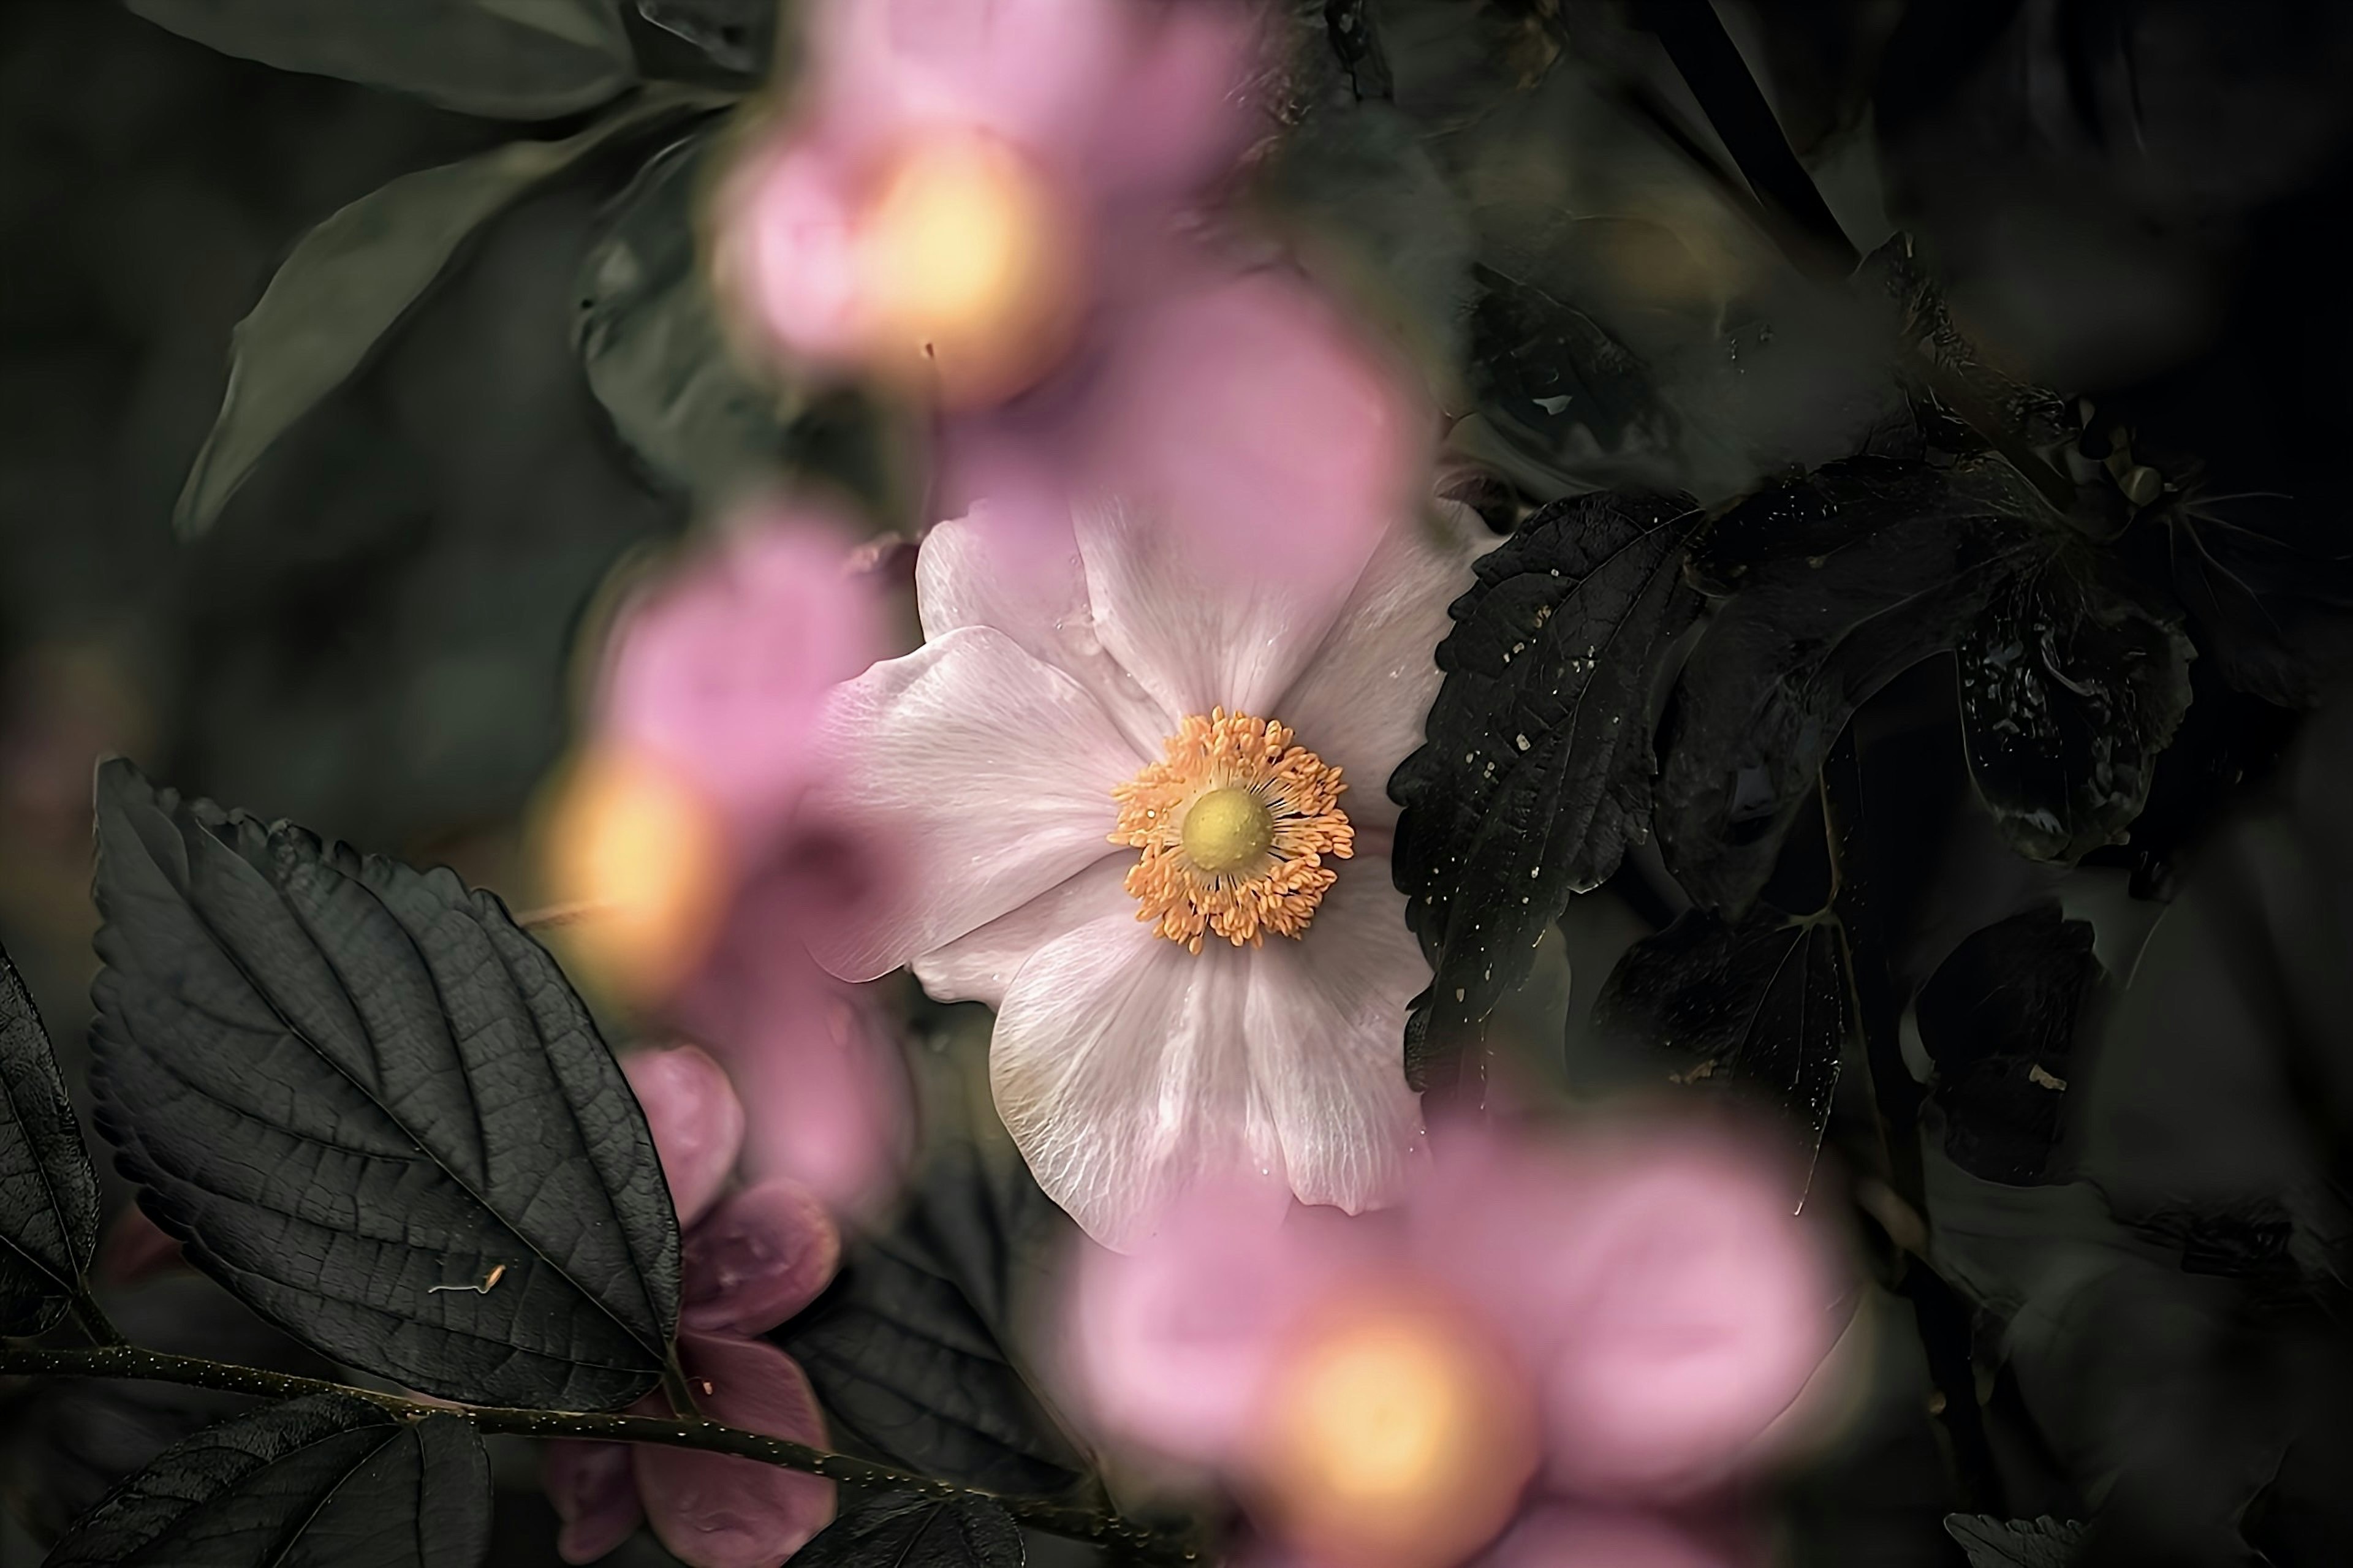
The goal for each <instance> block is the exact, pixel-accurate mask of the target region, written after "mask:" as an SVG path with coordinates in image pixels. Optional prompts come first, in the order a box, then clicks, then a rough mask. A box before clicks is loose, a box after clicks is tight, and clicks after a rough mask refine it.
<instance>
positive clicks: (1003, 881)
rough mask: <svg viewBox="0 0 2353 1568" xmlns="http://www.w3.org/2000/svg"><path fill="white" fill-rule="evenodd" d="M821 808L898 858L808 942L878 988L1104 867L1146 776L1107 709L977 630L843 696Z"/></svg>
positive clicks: (836, 967)
mask: <svg viewBox="0 0 2353 1568" xmlns="http://www.w3.org/2000/svg"><path fill="white" fill-rule="evenodd" d="M827 729H828V735H829V737H830V738H831V740H832V742H833V744H834V746H835V748H836V757H837V760H836V762H835V764H834V766H835V769H836V775H837V776H836V777H835V779H834V780H833V782H832V787H830V788H828V790H827V791H826V792H825V794H824V796H823V809H825V810H826V811H827V812H828V814H829V816H830V819H831V820H834V821H837V822H838V823H839V824H840V826H841V827H842V829H843V830H844V831H845V832H847V833H849V835H851V836H852V837H855V838H857V839H859V840H860V841H862V842H865V843H868V844H871V845H872V846H875V847H877V850H878V853H880V854H881V855H884V856H886V857H887V859H886V860H885V861H884V863H883V864H881V865H880V866H879V867H878V868H877V879H876V884H875V886H873V887H872V888H871V889H870V891H869V895H868V896H867V897H866V898H864V899H862V900H858V901H857V902H856V903H854V904H849V905H845V907H843V908H840V909H839V910H832V911H829V918H828V919H827V920H826V921H822V922H819V923H818V925H817V926H816V927H815V929H814V930H813V931H811V932H810V947H811V950H812V951H813V952H816V954H817V955H818V959H819V960H820V961H821V962H822V963H824V964H825V966H826V967H827V968H828V969H830V970H831V971H833V972H834V973H836V974H839V975H840V976H842V977H843V978H844V979H849V980H871V979H873V978H874V977H876V976H877V975H881V974H885V973H889V972H890V971H891V970H892V969H895V968H897V967H898V966H899V965H901V964H902V963H906V962H907V961H908V960H910V959H912V958H914V957H917V956H918V955H920V954H923V953H925V952H931V951H932V950H933V949H934V948H937V947H940V946H942V945H943V944H944V943H946V942H953V941H954V940H955V939H956V938H957V937H960V936H962V935H964V934H965V932H966V931H972V930H974V929H976V927H979V926H981V925H983V924H985V923H987V921H992V920H995V919H996V918H997V916H999V915H1001V914H1004V913H1005V912H1007V911H1008V910H1012V909H1015V908H1018V906H1019V905H1021V904H1022V903H1024V902H1026V901H1028V900H1030V899H1033V898H1035V897H1037V896H1038V895H1039V894H1040V893H1043V892H1045V891H1046V890H1047V889H1050V888H1052V887H1054V886H1055V885H1057V884H1058V883H1060V882H1061V881H1063V880H1065V879H1068V878H1070V877H1071V876H1073V875H1075V874H1076V873H1078V872H1079V871H1081V870H1083V869H1084V868H1086V867H1087V866H1088V865H1090V864H1092V862H1093V861H1095V860H1097V859H1100V858H1102V857H1103V852H1104V846H1105V845H1106V844H1107V843H1108V842H1109V836H1110V833H1111V829H1112V826H1113V823H1114V822H1115V821H1116V820H1117V816H1118V813H1117V811H1116V809H1115V808H1114V806H1113V801H1112V797H1111V791H1112V786H1113V785H1114V784H1120V783H1122V782H1124V780H1126V779H1128V778H1130V777H1132V776H1133V775H1134V773H1135V771H1136V769H1137V768H1138V767H1140V766H1141V765H1142V762H1143V759H1142V758H1140V757H1139V756H1138V755H1137V753H1136V752H1135V750H1134V747H1133V746H1131V745H1130V744H1129V743H1128V742H1127V741H1126V740H1125V739H1124V737H1123V736H1122V735H1121V734H1120V732H1119V731H1118V729H1117V728H1116V727H1115V726H1113V723H1112V721H1111V720H1110V719H1109V718H1108V717H1106V716H1105V715H1104V713H1103V705H1102V704H1101V703H1099V702H1097V701H1096V700H1094V699H1093V698H1092V696H1090V695H1089V694H1088V693H1087V691H1086V689H1084V688H1083V687H1082V686H1080V685H1079V684H1078V683H1077V682H1076V681H1074V680H1072V679H1071V678H1070V677H1069V676H1067V675H1065V674H1063V673H1062V672H1061V671H1060V670H1058V669H1055V668H1052V667H1051V666H1050V665H1046V664H1042V663H1040V662H1039V660H1037V659H1036V658H1032V657H1031V656H1030V655H1029V654H1028V653H1025V652H1024V651H1022V649H1021V647H1019V645H1018V644H1017V643H1015V642H1014V641H1013V639H1012V638H1010V637H1007V636H1006V635H1005V634H1003V633H1002V632H997V631H994V630H991V629H989V628H987V627H984V626H967V627H965V628H964V629H962V630H959V631H955V632H951V633H949V634H948V635H947V636H946V637H942V638H940V639H939V640H938V641H936V642H934V643H931V644H928V645H927V646H925V647H922V648H920V649H918V650H917V651H915V652H914V653H912V654H909V655H907V656H906V657H905V658H895V659H891V660H888V661H887V662H885V663H882V664H878V665H876V666H875V667H874V668H872V669H870V670H869V671H867V672H866V674H865V675H863V676H861V677H860V678H859V679H857V680H854V681H852V682H850V683H849V685H847V686H845V687H842V688H841V689H839V692H838V693H837V694H836V699H835V701H834V704H833V706H832V708H831V709H830V710H829V711H828V716H827Z"/></svg>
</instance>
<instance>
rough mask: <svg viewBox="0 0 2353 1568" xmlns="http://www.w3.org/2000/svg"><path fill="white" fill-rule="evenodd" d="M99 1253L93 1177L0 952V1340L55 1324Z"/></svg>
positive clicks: (53, 1058)
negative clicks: (3, 1336)
mask: <svg viewBox="0 0 2353 1568" xmlns="http://www.w3.org/2000/svg"><path fill="white" fill-rule="evenodd" d="M97 1250H98V1173H97V1172H96V1171H94V1170H92V1169H91V1168H90V1154H89V1152H87V1151H86V1150H84V1149H83V1147H82V1142H81V1123H80V1122H79V1121H77V1120H76V1119H75V1117H74V1112H73V1102H72V1100H69V1099H68V1098H67V1097H66V1086H65V1080H64V1079H63V1078H61V1077H60V1076H59V1075H58V1058H57V1053H56V1052H55V1051H53V1050H51V1049H50V1048H49V1032H48V1031H47V1029H45V1028H43V1027H42V1026H41V1015H40V1012H39V1010H38V1009H37V1008H36V1007H35V1006H34V1005H33V996H32V993H31V992H29V991H27V990H26V989H25V982H24V980H23V978H22V977H21V976H19V975H18V974H17V973H16V965H15V964H14V963H10V962H9V960H8V955H7V954H6V953H5V952H0V1334H8V1335H19V1334H23V1335H30V1334H37V1333H39V1332H40V1331H42V1330H44V1329H47V1327H49V1326H50V1325H51V1324H52V1323H55V1322H56V1321H58V1318H59V1317H61V1316H63V1315H64V1313H65V1310H66V1308H67V1307H68V1306H69V1305H70V1304H71V1302H72V1301H73V1299H74V1297H75V1296H76V1295H77V1294H78V1293H79V1290H80V1289H81V1280H82V1276H83V1275H84V1274H86V1273H88V1272H89V1269H90V1258H91V1256H92V1255H93V1254H94V1253H95V1252H96V1251H97Z"/></svg>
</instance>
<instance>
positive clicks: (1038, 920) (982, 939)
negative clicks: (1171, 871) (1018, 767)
mask: <svg viewBox="0 0 2353 1568" xmlns="http://www.w3.org/2000/svg"><path fill="white" fill-rule="evenodd" d="M1134 864H1135V851H1134V850H1133V849H1113V851H1112V852H1111V853H1110V854H1109V855H1107V856H1105V857H1104V858H1102V859H1100V860H1098V861H1096V862H1095V863H1094V864H1093V865H1092V866H1090V867H1088V868H1086V869H1085V870H1083V871H1082V872H1080V873H1079V874H1078V875H1077V876H1075V877H1073V878H1071V879H1070V880H1069V881H1067V882H1064V883H1062V884H1061V885H1060V887H1057V888H1054V889H1050V890H1048V891H1046V892H1044V893H1040V894H1039V896H1038V897H1036V898H1034V899H1032V900H1029V902H1028V903H1026V904H1024V905H1022V906H1021V907H1020V908H1019V909H1018V910H1013V911H1012V912H1011V913H1010V914H1004V915H999V916H998V917H997V919H995V920H993V921H989V922H988V923H987V925H985V926H982V927H981V928H980V929H979V930H978V931H967V932H966V933H965V934H964V935H963V936H960V937H958V938H956V939H955V941H954V942H950V943H948V944H947V945H946V946H945V947H943V948H938V949H935V950H934V951H933V952H927V953H925V954H924V955H923V957H921V958H919V959H917V960H915V962H914V965H913V967H914V971H915V978H916V979H917V980H920V981H922V982H923V989H924V990H925V991H926V992H928V993H930V994H931V995H932V997H933V998H934V1000H936V1001H941V1002H985V1003H987V1005H989V1006H991V1007H1002V1006H1003V1005H1005V993H1006V991H1007V989H1008V987H1010V986H1011V985H1012V984H1013V977H1014V976H1015V975H1016V974H1018V973H1020V971H1021V966H1022V965H1023V964H1024V963H1028V962H1029V955H1030V954H1031V953H1033V952H1037V951H1038V950H1039V948H1041V947H1044V946H1045V945H1046V944H1047V943H1048V942H1052V941H1054V940H1055V939H1056V938H1057V937H1060V936H1063V935H1066V934H1068V933H1069V932H1071V931H1076V930H1077V929H1078V928H1079V927H1081V926H1082V925H1086V924H1088V923H1089V922H1091V921H1098V920H1103V919H1105V918H1108V917H1113V916H1116V915H1119V914H1122V913H1125V914H1127V915H1128V917H1129V918H1131V919H1133V918H1134V910H1135V907H1136V905H1135V895H1134V894H1133V893H1131V892H1129V891H1128V890H1127V887H1126V881H1127V873H1128V869H1129V868H1131V867H1133V866H1134Z"/></svg>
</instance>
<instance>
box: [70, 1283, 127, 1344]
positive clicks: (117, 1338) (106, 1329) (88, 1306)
mask: <svg viewBox="0 0 2353 1568" xmlns="http://www.w3.org/2000/svg"><path fill="white" fill-rule="evenodd" d="M69 1310H70V1311H71V1313H72V1315H73V1321H74V1326H75V1327H76V1328H78V1329H79V1330H81V1331H82V1332H83V1333H85V1334H88V1335H89V1336H90V1342H92V1343H93V1344H99V1345H106V1346H113V1345H127V1344H129V1343H130V1341H129V1340H127V1339H125V1338H123V1337H122V1331H121V1329H118V1328H116V1327H115V1326H114V1321H113V1320H112V1319H111V1318H109V1317H108V1316H107V1315H106V1309H105V1308H103V1307H101V1306H100V1305H99V1304H98V1298H97V1297H95V1296H92V1295H90V1293H89V1292H88V1291H86V1290H85V1291H84V1292H83V1293H82V1294H81V1295H79V1296H77V1297H75V1298H74V1300H73V1306H72V1307H71V1308H70V1309H69Z"/></svg>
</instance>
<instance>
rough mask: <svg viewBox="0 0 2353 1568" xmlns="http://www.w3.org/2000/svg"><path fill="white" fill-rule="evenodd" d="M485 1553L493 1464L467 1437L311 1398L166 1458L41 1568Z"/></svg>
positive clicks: (317, 1567)
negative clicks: (491, 1464) (491, 1465)
mask: <svg viewBox="0 0 2353 1568" xmlns="http://www.w3.org/2000/svg"><path fill="white" fill-rule="evenodd" d="M490 1544H491V1467H490V1460H489V1458H488V1457H487V1456H486V1455H485V1454H484V1453H483V1451H482V1444H481V1439H480V1438H479V1437H477V1436H475V1435H474V1429H473V1427H472V1426H470V1425H468V1424H467V1423H466V1422H464V1421H461V1420H459V1419H458V1418H457V1417H456V1416H454V1415H428V1416H427V1417H425V1418H424V1419H423V1420H421V1421H406V1420H403V1419H401V1418H400V1417H398V1416H396V1415H393V1414H392V1413H391V1412H390V1411H388V1410H385V1408H384V1407H383V1406H381V1405H372V1404H370V1403H369V1402H367V1401H366V1400H364V1399H356V1398H353V1397H352V1396H351V1395H349V1394H310V1395H308V1396H306V1397H304V1398H301V1399H291V1400H288V1401H286V1402H285V1403H284V1404H281V1405H266V1406H264V1407H263V1408H261V1409H259V1410H256V1411H253V1412H252V1413H250V1414H248V1415H239V1416H237V1417H236V1418H234V1419H232V1420H228V1421H224V1422H222V1423H220V1424H219V1425H218V1426H208V1427H206V1428H205V1429H204V1430H203V1431H201V1432H199V1433H197V1434H196V1435H195V1436H192V1437H189V1438H186V1439H185V1440H184V1441H182V1442H178V1443H175V1444H174V1445H173V1446H172V1447H169V1448H166V1449H165V1450H164V1452H163V1453H161V1454H159V1455H157V1456H156V1458H155V1460H154V1462H153V1464H150V1465H149V1466H148V1467H147V1468H145V1469H143V1470H142V1471H140V1472H139V1473H138V1474H137V1475H135V1476H132V1478H131V1479H129V1480H127V1481H125V1482H123V1483H122V1485H121V1486H120V1487H118V1488H116V1489H114V1491H112V1492H111V1493H110V1494H109V1495H108V1496H107V1498H106V1499H105V1500H103V1501H102V1502H100V1504H99V1505H98V1506H97V1507H96V1508H94V1509H92V1510H90V1512H89V1513H88V1514H87V1515H85V1516H84V1517H83V1518H82V1519H81V1521H79V1523H77V1524H76V1525H75V1526H74V1527H73V1529H71V1530H70V1531H67V1532H66V1536H65V1538H64V1539H63V1540H62V1541H60V1542H58V1544H57V1548H56V1549H55V1550H54V1551H52V1552H50V1553H49V1555H48V1557H47V1560H46V1562H45V1563H44V1568H101V1565H111V1564H114V1563H126V1564H127V1563H158V1564H161V1563H169V1564H171V1565H172V1568H252V1565H253V1564H256V1563H267V1564H269V1568H462V1565H463V1564H467V1563H479V1562H480V1561H481V1560H482V1556H483V1554H484V1553H485V1552H488V1551H489V1549H490Z"/></svg>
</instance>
